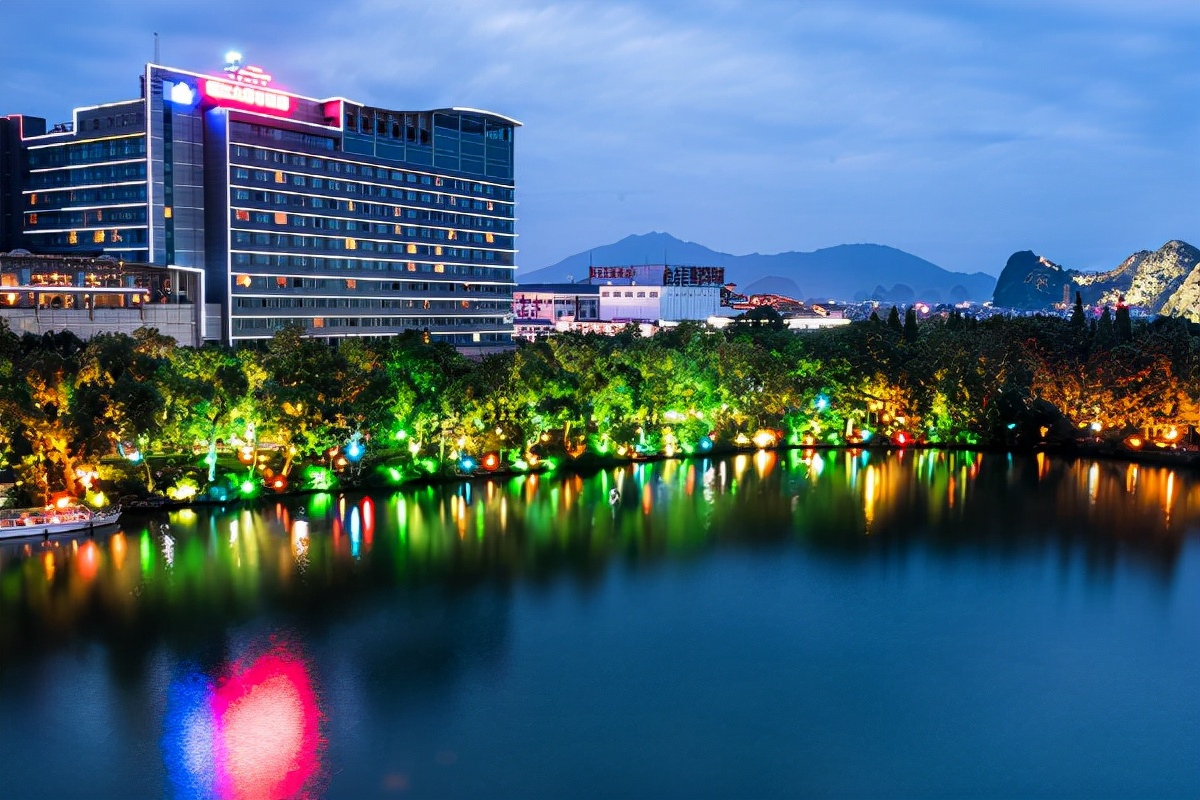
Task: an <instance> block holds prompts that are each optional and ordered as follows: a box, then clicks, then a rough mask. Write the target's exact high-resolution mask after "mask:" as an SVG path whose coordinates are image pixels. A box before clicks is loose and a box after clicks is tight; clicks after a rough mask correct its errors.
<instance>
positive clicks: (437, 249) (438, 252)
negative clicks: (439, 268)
mask: <svg viewBox="0 0 1200 800" xmlns="http://www.w3.org/2000/svg"><path fill="white" fill-rule="evenodd" d="M433 254H434V255H435V256H440V255H441V254H442V246H441V245H440V244H439V245H435V246H434V248H433Z"/></svg>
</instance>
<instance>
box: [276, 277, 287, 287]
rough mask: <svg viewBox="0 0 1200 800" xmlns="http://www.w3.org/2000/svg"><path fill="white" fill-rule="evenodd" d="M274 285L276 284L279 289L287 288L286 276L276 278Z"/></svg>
mask: <svg viewBox="0 0 1200 800" xmlns="http://www.w3.org/2000/svg"><path fill="white" fill-rule="evenodd" d="M275 285H276V286H278V287H279V288H280V289H286V288H287V278H276V279H275Z"/></svg>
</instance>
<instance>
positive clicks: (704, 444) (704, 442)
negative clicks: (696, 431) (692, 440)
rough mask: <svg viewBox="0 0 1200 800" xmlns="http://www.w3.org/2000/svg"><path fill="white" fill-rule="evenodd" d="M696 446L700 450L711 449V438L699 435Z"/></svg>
mask: <svg viewBox="0 0 1200 800" xmlns="http://www.w3.org/2000/svg"><path fill="white" fill-rule="evenodd" d="M697 447H699V448H700V449H701V450H711V449H712V439H710V438H708V437H707V436H701V437H700V443H699V444H698V445H697Z"/></svg>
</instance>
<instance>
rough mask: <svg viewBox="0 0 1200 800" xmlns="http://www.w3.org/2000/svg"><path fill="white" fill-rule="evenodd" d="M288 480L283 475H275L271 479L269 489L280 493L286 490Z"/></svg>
mask: <svg viewBox="0 0 1200 800" xmlns="http://www.w3.org/2000/svg"><path fill="white" fill-rule="evenodd" d="M287 485H288V479H287V476H285V475H276V476H275V477H274V478H272V479H271V488H272V489H274V490H275V491H277V492H282V491H283V490H284V489H286V488H287Z"/></svg>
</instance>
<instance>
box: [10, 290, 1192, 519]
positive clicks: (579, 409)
mask: <svg viewBox="0 0 1200 800" xmlns="http://www.w3.org/2000/svg"><path fill="white" fill-rule="evenodd" d="M1198 403H1200V328H1198V327H1197V326H1189V325H1188V324H1187V323H1185V322H1183V321H1180V320H1169V319H1159V320H1156V321H1154V322H1151V323H1144V322H1133V323H1130V322H1129V321H1128V320H1127V319H1124V320H1121V321H1120V322H1119V323H1118V321H1116V320H1114V319H1112V318H1110V317H1108V315H1107V312H1106V314H1105V316H1104V317H1102V318H1100V319H1099V320H1096V321H1092V322H1088V321H1087V320H1086V319H1082V318H1076V319H1074V320H1071V321H1068V320H1063V319H1058V318H1041V317H1034V318H1016V319H1012V318H992V319H989V320H986V321H982V322H979V321H975V320H973V319H970V318H964V317H962V316H960V315H958V314H957V313H956V314H952V315H951V316H950V317H949V318H947V319H933V320H928V321H925V322H921V323H919V324H918V322H917V319H916V316H915V314H913V313H912V312H911V311H910V312H909V314H908V315H907V319H906V320H904V321H903V322H902V321H901V315H900V314H899V313H898V312H897V311H896V310H894V309H893V312H892V313H891V314H890V315H889V316H888V318H887V319H886V320H882V319H879V318H877V317H873V318H872V319H871V320H869V321H866V322H859V323H854V324H851V325H847V326H844V327H841V328H835V329H829V330H824V331H819V332H812V333H804V334H799V335H797V334H792V333H789V332H787V331H785V330H782V323H781V321H780V320H779V319H778V318H777V317H774V316H773V315H772V314H770V313H769V312H756V313H754V314H752V315H749V318H748V319H746V320H742V321H739V322H738V323H736V324H734V325H731V326H730V327H729V328H727V329H726V330H725V331H723V332H713V331H710V330H706V329H705V328H703V327H701V326H698V325H692V324H683V325H680V326H679V327H677V328H674V329H669V330H664V331H662V332H660V333H659V334H658V335H656V336H654V337H652V338H643V337H640V336H639V335H638V334H637V331H636V329H635V328H633V327H631V328H630V329H628V330H626V331H625V332H623V333H621V334H620V335H617V336H613V337H602V336H595V335H586V336H585V335H572V334H563V335H558V336H555V337H552V338H549V339H546V340H544V341H539V342H536V343H532V344H523V345H521V346H519V347H518V348H517V349H516V350H514V351H512V352H507V353H503V354H498V355H493V356H489V357H486V358H484V359H482V360H480V361H472V360H469V359H467V358H464V357H463V356H461V355H459V354H458V353H457V352H456V351H455V350H453V349H452V348H451V347H449V346H446V345H436V344H434V345H430V344H425V343H424V342H423V341H422V340H421V338H420V337H419V336H417V335H415V334H414V335H406V336H400V337H395V338H389V339H380V340H376V341H364V340H357V339H354V340H345V341H343V342H342V343H341V344H340V346H337V347H332V346H329V345H328V344H325V343H323V342H320V341H318V340H314V339H309V338H305V337H304V336H303V335H301V332H300V331H299V330H295V329H288V330H284V331H281V332H279V333H278V334H276V335H275V337H274V338H272V339H270V340H269V341H266V342H264V343H263V344H262V345H261V346H259V347H242V348H238V349H230V348H225V347H218V346H206V347H203V348H199V349H194V348H184V347H176V346H175V343H174V341H172V340H171V339H169V338H167V337H164V336H161V335H160V334H158V333H157V332H156V331H154V330H141V331H138V332H137V333H136V334H134V335H133V336H125V335H117V334H109V335H103V336H98V337H96V338H93V339H91V340H89V341H87V342H81V341H80V340H79V339H77V338H76V337H75V336H73V335H71V334H66V333H60V334H52V335H47V336H44V337H34V336H30V335H26V336H25V337H18V336H16V335H14V334H13V333H12V332H11V331H10V330H9V329H8V328H7V327H4V326H3V325H0V454H2V455H0V459H2V460H3V461H4V462H5V463H7V465H9V466H11V468H12V469H13V470H14V471H15V472H16V474H17V477H18V479H19V481H20V488H21V494H23V495H24V497H23V499H24V500H26V501H42V500H44V498H45V497H48V496H49V495H50V494H51V493H53V492H57V491H62V490H65V491H67V492H70V493H71V494H72V495H75V496H82V495H83V494H84V491H83V490H84V488H85V487H84V486H82V485H81V480H82V479H83V478H85V477H86V476H87V474H88V473H89V472H96V471H100V472H101V473H102V475H103V470H102V465H103V464H106V463H107V464H110V465H111V464H113V463H115V459H114V457H115V456H117V455H118V454H123V455H125V456H126V457H127V458H126V460H135V459H136V458H137V457H141V456H145V457H147V458H148V459H149V462H146V461H144V460H143V464H146V463H151V464H152V463H154V462H155V459H156V458H157V459H159V463H166V464H173V465H174V467H173V468H174V469H176V473H178V471H179V470H181V469H182V470H184V471H187V470H191V474H193V475H194V476H199V477H198V479H199V480H200V481H201V482H202V483H203V481H204V480H205V479H206V477H207V476H206V475H204V474H203V473H204V470H202V469H200V467H201V466H202V465H203V458H204V455H205V454H206V453H207V452H208V451H209V449H210V448H212V447H214V446H215V445H217V444H218V443H219V444H221V445H222V446H223V448H224V449H226V450H227V449H228V447H229V446H230V445H238V444H241V443H244V442H247V441H253V442H254V445H255V448H256V451H257V448H264V449H267V450H268V451H269V452H270V453H271V454H272V458H273V462H272V468H273V470H274V472H275V473H276V474H283V475H292V476H293V480H292V485H293V486H297V485H298V482H299V481H298V478H297V477H296V476H297V473H296V470H295V468H296V466H297V465H302V464H312V463H322V464H326V465H330V466H333V465H336V464H337V462H336V461H335V459H334V457H333V456H334V454H335V453H338V452H340V449H342V448H345V447H346V446H347V444H348V443H349V442H351V441H352V439H353V440H354V441H359V442H361V443H362V444H363V445H364V446H365V453H366V456H365V458H364V460H363V462H362V465H363V469H362V473H361V474H362V475H367V474H371V472H372V469H374V468H375V467H377V466H379V465H385V466H386V467H390V468H391V470H390V474H391V475H392V476H393V477H397V476H399V477H412V476H413V475H415V474H422V473H429V472H436V471H439V470H453V469H455V468H458V469H460V470H462V469H464V467H465V468H466V469H470V468H472V467H473V466H474V465H475V464H479V465H482V464H483V463H484V460H483V459H484V458H485V456H486V455H487V454H489V453H490V454H494V455H493V456H492V457H491V458H489V459H487V462H488V466H489V467H490V466H496V465H497V462H498V463H499V464H500V465H511V464H514V463H518V464H519V463H522V462H523V463H529V462H530V461H535V460H536V459H538V458H541V459H545V458H554V457H560V458H561V457H563V456H567V457H574V458H580V457H587V456H586V454H588V453H591V454H594V455H604V456H611V457H619V456H632V455H634V453H642V454H646V455H652V454H656V453H662V452H664V451H668V452H671V451H678V450H683V451H691V450H693V449H695V448H697V447H700V448H701V449H710V448H721V447H723V446H736V445H738V444H745V443H746V441H747V439H752V438H753V437H754V435H755V434H756V433H761V432H763V431H770V432H776V433H775V435H776V436H777V441H778V442H780V443H784V442H787V443H793V444H800V443H805V442H818V443H822V444H840V443H844V442H845V441H846V440H847V437H849V438H850V439H851V440H852V441H857V440H859V439H861V438H864V434H865V436H866V437H875V441H879V440H882V439H885V438H887V437H895V436H896V435H897V434H898V433H906V435H907V436H908V437H909V440H910V441H911V440H913V439H916V440H920V441H926V442H930V443H960V444H979V445H1019V444H1023V443H1032V442H1033V441H1034V440H1040V439H1041V438H1050V439H1053V438H1055V437H1060V438H1064V437H1070V436H1071V435H1072V431H1075V430H1078V429H1079V428H1081V427H1083V428H1086V429H1087V430H1088V431H1089V433H1091V432H1093V426H1098V427H1099V429H1100V431H1101V434H1100V435H1102V436H1109V437H1120V436H1124V435H1126V434H1127V433H1129V432H1130V431H1131V430H1132V429H1134V428H1136V427H1140V426H1143V425H1146V424H1153V423H1156V422H1174V421H1177V420H1180V419H1182V418H1183V417H1184V416H1186V415H1188V414H1194V413H1195V412H1194V409H1195V408H1196V407H1197V404H1198ZM355 434H360V437H358V438H353V437H355ZM131 451H133V452H134V453H136V456H135V457H134V458H132V459H131V458H130V452H131ZM531 455H532V456H533V457H534V458H533V459H530V458H529V457H530V456H531ZM468 457H469V459H470V460H465V459H467V458H468ZM181 465H182V466H181ZM114 469H115V467H114ZM350 471H351V472H354V471H355V470H353V469H351V470H350ZM127 472H129V474H128V475H126V480H127V481H129V480H134V481H140V484H141V485H140V487H138V488H140V489H141V490H143V491H154V492H161V491H163V490H164V489H165V488H167V486H166V485H165V484H167V483H169V482H170V481H171V480H174V479H175V477H176V473H172V474H168V475H166V476H165V477H164V475H163V473H162V470H161V469H153V468H151V467H150V466H146V467H145V469H143V470H140V471H139V470H134V471H131V472H130V471H128V470H127ZM126 488H128V487H126ZM201 489H203V487H201Z"/></svg>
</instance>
